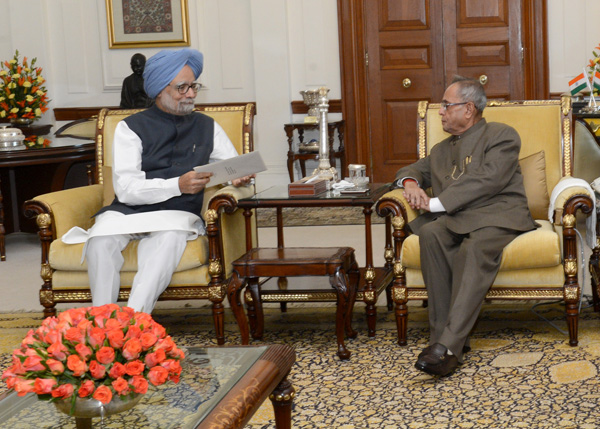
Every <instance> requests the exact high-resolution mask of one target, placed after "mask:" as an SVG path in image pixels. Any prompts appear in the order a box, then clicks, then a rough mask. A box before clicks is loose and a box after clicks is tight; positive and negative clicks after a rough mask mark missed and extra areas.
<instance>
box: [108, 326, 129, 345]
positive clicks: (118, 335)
mask: <svg viewBox="0 0 600 429" xmlns="http://www.w3.org/2000/svg"><path fill="white" fill-rule="evenodd" d="M106 338H108V342H109V344H110V346H111V347H113V348H115V349H120V348H121V347H123V344H124V343H125V335H124V334H123V331H122V330H121V329H120V328H119V329H111V330H110V331H108V332H106Z"/></svg>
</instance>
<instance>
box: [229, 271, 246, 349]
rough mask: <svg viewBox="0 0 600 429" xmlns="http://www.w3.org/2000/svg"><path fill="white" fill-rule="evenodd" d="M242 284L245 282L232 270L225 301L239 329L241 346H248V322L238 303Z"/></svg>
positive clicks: (240, 304)
mask: <svg viewBox="0 0 600 429" xmlns="http://www.w3.org/2000/svg"><path fill="white" fill-rule="evenodd" d="M244 283H245V282H244V281H243V280H242V279H241V278H240V276H239V275H238V273H237V271H235V270H234V271H233V274H232V276H231V281H230V282H229V285H228V286H227V299H228V300H229V305H230V306H231V310H232V311H233V314H234V316H235V320H236V322H237V324H238V326H239V328H240V334H241V336H242V344H248V343H249V341H250V337H249V334H248V322H247V320H246V315H245V314H244V309H243V308H242V303H241V301H240V293H241V291H242V290H243V288H244Z"/></svg>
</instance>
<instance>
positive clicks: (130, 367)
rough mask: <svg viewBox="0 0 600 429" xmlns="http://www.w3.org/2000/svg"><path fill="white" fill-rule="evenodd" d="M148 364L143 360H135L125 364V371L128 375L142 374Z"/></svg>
mask: <svg viewBox="0 0 600 429" xmlns="http://www.w3.org/2000/svg"><path fill="white" fill-rule="evenodd" d="M145 368H146V365H144V363H143V362H142V361H141V360H134V361H131V362H127V363H126V364H125V372H126V373H127V375H141V374H142V373H143V372H144V369H145Z"/></svg>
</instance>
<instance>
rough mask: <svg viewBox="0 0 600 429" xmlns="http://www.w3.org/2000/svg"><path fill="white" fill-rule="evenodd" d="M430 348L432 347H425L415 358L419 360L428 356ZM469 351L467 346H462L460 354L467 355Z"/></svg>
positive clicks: (469, 348)
mask: <svg viewBox="0 0 600 429" xmlns="http://www.w3.org/2000/svg"><path fill="white" fill-rule="evenodd" d="M431 347H433V346H427V347H425V348H424V349H423V351H422V352H421V353H419V355H418V356H417V359H421V358H422V357H423V356H425V355H426V354H428V353H429V352H430V351H431ZM470 351H471V347H469V346H463V349H462V352H463V354H465V353H469V352H470Z"/></svg>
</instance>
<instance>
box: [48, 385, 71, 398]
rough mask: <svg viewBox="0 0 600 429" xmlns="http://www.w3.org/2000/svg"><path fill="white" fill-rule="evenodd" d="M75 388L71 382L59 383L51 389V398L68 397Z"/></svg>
mask: <svg viewBox="0 0 600 429" xmlns="http://www.w3.org/2000/svg"><path fill="white" fill-rule="evenodd" d="M74 391H75V388H74V387H73V385H72V384H61V385H60V386H58V387H57V388H56V389H54V390H52V397H53V398H63V399H66V398H70V397H71V396H72V395H73V392H74Z"/></svg>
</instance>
